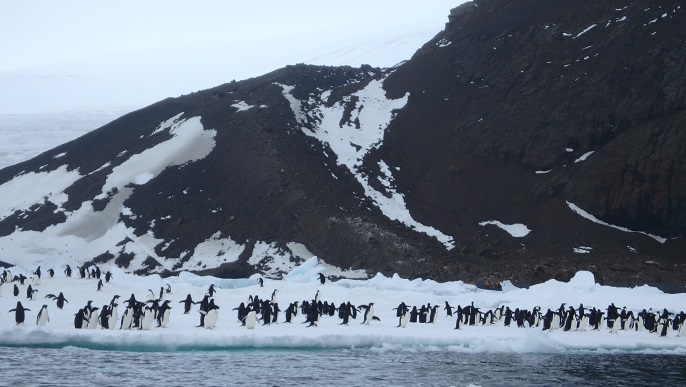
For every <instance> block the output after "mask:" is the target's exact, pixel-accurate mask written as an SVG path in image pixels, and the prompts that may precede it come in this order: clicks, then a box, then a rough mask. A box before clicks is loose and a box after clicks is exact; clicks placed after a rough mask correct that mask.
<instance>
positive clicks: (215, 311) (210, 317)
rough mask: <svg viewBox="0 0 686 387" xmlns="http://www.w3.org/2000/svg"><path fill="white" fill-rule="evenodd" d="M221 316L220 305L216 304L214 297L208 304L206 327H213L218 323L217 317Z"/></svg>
mask: <svg viewBox="0 0 686 387" xmlns="http://www.w3.org/2000/svg"><path fill="white" fill-rule="evenodd" d="M218 317H219V307H218V306H217V305H215V304H214V299H211V300H210V303H209V304H208V305H207V312H206V313H205V323H204V325H203V326H204V328H205V329H212V328H214V327H215V326H216V325H217V318H218Z"/></svg>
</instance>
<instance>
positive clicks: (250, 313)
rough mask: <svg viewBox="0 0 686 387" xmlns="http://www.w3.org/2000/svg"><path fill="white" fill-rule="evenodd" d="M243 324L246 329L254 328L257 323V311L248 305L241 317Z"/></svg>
mask: <svg viewBox="0 0 686 387" xmlns="http://www.w3.org/2000/svg"><path fill="white" fill-rule="evenodd" d="M243 325H245V327H246V328H248V329H255V325H257V313H256V312H255V311H254V310H252V308H251V307H250V305H248V307H247V310H246V314H245V317H244V318H243Z"/></svg>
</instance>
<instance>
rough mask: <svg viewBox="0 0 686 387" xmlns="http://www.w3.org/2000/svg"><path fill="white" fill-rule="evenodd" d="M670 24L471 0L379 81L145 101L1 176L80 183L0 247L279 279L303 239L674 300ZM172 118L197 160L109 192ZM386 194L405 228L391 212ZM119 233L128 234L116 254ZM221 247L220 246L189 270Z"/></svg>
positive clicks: (679, 244) (343, 79)
mask: <svg viewBox="0 0 686 387" xmlns="http://www.w3.org/2000/svg"><path fill="white" fill-rule="evenodd" d="M684 8H685V5H684V1H661V2H648V1H646V2H637V1H628V0H626V1H604V2H594V1H544V0H526V1H499V0H489V1H486V0H481V1H475V2H473V3H472V2H470V3H466V4H464V5H462V6H460V7H457V8H456V9H453V10H452V11H450V15H449V21H448V23H447V24H446V28H445V30H444V31H443V32H441V33H439V34H438V35H437V36H436V37H435V38H434V39H433V40H431V41H430V42H428V43H426V44H425V45H424V46H423V47H421V48H420V49H419V50H418V51H417V52H416V54H415V55H414V56H413V57H412V58H411V59H410V60H409V61H407V62H405V63H403V64H401V65H399V66H397V67H396V68H393V69H376V68H371V67H369V66H363V67H362V68H350V67H317V66H306V65H294V66H289V67H286V68H283V69H280V70H277V71H274V72H272V73H270V74H266V75H264V76H262V77H258V78H254V79H249V80H245V81H241V82H231V83H227V84H224V85H221V86H218V87H216V88H213V89H210V90H204V91H200V92H196V93H193V94H190V95H186V96H182V97H179V98H170V99H166V100H163V101H160V102H158V103H156V104H154V105H151V106H149V107H147V108H145V109H141V110H139V111H135V112H132V113H130V114H128V115H126V116H124V117H122V118H120V119H118V120H116V121H113V122H112V123H110V124H108V125H105V126H103V127H101V128H99V129H97V130H94V131H93V132H91V133H89V134H87V135H85V136H83V137H81V138H79V139H77V140H75V141H72V142H70V143H67V144H64V145H61V146H58V147H57V148H55V149H53V150H51V151H49V152H46V153H44V154H42V155H40V156H38V157H36V158H35V159H32V160H29V161H27V162H24V163H21V164H18V165H15V166H12V167H10V168H6V169H4V170H1V171H0V182H1V183H3V184H7V185H9V184H12V182H13V179H17V177H21V176H27V175H29V174H32V173H33V174H36V176H38V175H39V173H42V174H48V173H49V172H50V171H53V172H54V171H64V170H66V171H71V172H73V173H76V172H78V174H79V176H77V177H75V178H74V181H73V182H71V183H70V184H68V186H67V187H66V188H64V190H63V192H64V193H65V194H66V199H65V200H61V201H60V200H57V199H55V197H56V196H57V195H54V194H48V193H46V194H45V195H43V196H41V197H42V199H41V200H38V201H37V202H35V203H34V204H32V205H31V206H26V207H25V208H16V210H15V211H13V212H12V213H10V214H9V215H7V216H4V217H3V216H2V214H0V237H4V238H3V241H7V240H8V238H11V239H13V240H18V239H19V234H18V233H21V232H28V231H31V230H32V231H38V232H41V235H43V236H44V237H45V238H63V237H64V236H65V235H70V236H77V237H79V238H81V239H83V240H86V241H87V243H86V245H85V246H86V247H84V248H82V249H80V250H78V251H79V252H80V254H81V255H79V256H75V257H74V256H72V257H71V259H74V260H76V261H77V262H78V263H90V262H93V263H106V262H110V263H116V264H118V265H120V266H123V267H126V268H128V269H129V270H132V271H136V272H141V273H144V272H159V273H162V274H165V275H166V274H173V273H175V272H177V271H180V270H191V271H196V272H200V273H209V274H214V275H218V276H223V277H241V276H248V275H250V274H252V273H255V272H263V273H267V274H268V275H278V273H279V272H280V271H279V268H278V267H276V266H278V265H277V262H279V261H284V262H291V263H297V262H298V261H301V260H302V259H304V258H305V257H303V256H302V254H299V253H298V252H297V251H296V250H297V248H296V247H294V246H295V245H294V244H297V245H298V246H304V247H306V249H307V250H308V251H309V252H310V253H312V254H314V255H316V256H318V257H319V258H320V259H322V260H324V261H326V262H327V263H329V264H331V265H335V266H338V267H340V268H343V269H348V268H350V269H365V270H367V272H368V273H374V272H382V273H385V274H393V273H399V274H400V275H401V276H404V277H411V278H414V277H424V278H433V279H436V280H448V279H451V280H452V279H462V280H465V281H479V280H485V279H488V280H490V279H497V280H505V279H510V280H513V281H514V282H517V283H521V284H528V283H535V282H540V281H543V280H546V279H549V278H558V279H562V280H564V279H566V278H568V277H569V276H571V275H572V274H573V273H574V272H576V271H577V270H590V271H592V272H594V273H595V274H596V278H597V280H598V281H602V282H604V283H607V284H619V285H630V284H642V283H669V284H682V283H684V282H686V261H685V260H684V258H686V256H685V254H686V242H685V241H684V239H683V236H684V232H685V231H686V155H685V152H686V151H685V150H684V149H686V147H685V145H686V127H685V126H686V113H685V110H684V107H685V104H686V100H685V92H686V84H685V83H686V77H685V76H684V74H686V72H685V70H686V68H685V65H686V63H685V61H686V29H684V25H686V17H685V16H684ZM229 76H230V75H229ZM377 85H383V89H380V88H379V87H377ZM375 90H382V94H384V93H385V97H384V96H383V95H382V94H381V95H380V96H379V94H378V92H376V93H377V94H375ZM243 106H245V108H244V107H243ZM384 114H386V115H388V117H390V118H389V120H388V122H390V123H389V124H387V125H386V121H384V120H383V118H378V117H381V116H383V117H385V116H384ZM172 117H177V118H176V121H174V122H175V123H177V124H179V125H181V123H182V122H184V120H188V121H186V122H191V120H192V119H193V117H200V121H201V123H202V127H203V128H204V130H205V134H206V135H211V136H213V140H214V143H213V147H212V149H211V151H209V152H208V153H207V154H206V155H203V156H202V157H195V158H194V157H192V156H189V157H188V158H186V159H184V160H185V161H183V162H179V163H176V162H173V163H169V164H168V165H167V166H166V167H165V168H163V169H161V170H160V171H159V172H158V173H151V174H150V176H149V178H147V179H142V178H140V174H139V176H138V177H137V178H136V179H133V180H130V181H127V180H121V179H120V180H121V181H119V182H116V181H115V180H116V179H114V178H113V176H119V174H120V173H121V170H123V169H131V165H133V164H136V165H138V167H140V164H141V163H142V164H145V163H150V164H151V165H152V164H153V161H150V160H149V159H148V158H145V156H146V155H150V154H151V153H150V151H151V150H153V149H157V150H159V149H166V148H160V147H163V146H167V145H165V144H170V143H171V140H172V139H174V137H175V136H177V135H178V133H176V132H175V131H174V126H173V125H171V123H170V124H169V125H167V126H165V125H162V124H161V123H164V122H165V121H167V120H170V119H171V118H172ZM332 122H333V124H332ZM338 130H341V132H340V133H341V134H340V135H339V132H338ZM377 132H378V133H381V137H380V138H374V137H373V136H371V135H370V133H371V134H374V133H377ZM350 133H352V135H351V134H350ZM345 136H349V137H345ZM370 136H371V137H372V138H371V139H369V138H368V137H370ZM189 141H191V140H189ZM192 141H200V140H192ZM196 148H200V146H198V147H194V146H190V145H189V146H187V147H186V148H183V149H184V151H183V152H190V153H192V152H194V151H197V149H196ZM146 152H147V153H146ZM156 152H157V153H155V155H156V156H157V157H159V154H160V151H156ZM183 152H181V151H174V150H171V151H169V152H168V153H167V154H166V155H167V156H168V157H169V158H170V159H175V158H176V157H181V156H185V155H180V154H178V153H183ZM350 154H354V155H357V156H359V157H360V159H356V158H355V157H357V156H355V157H351V158H348V156H349V155H350ZM137 155H140V157H139V159H140V160H139V159H137V158H136V156H137ZM175 160H176V159H175ZM345 160H348V161H345ZM386 166H387V167H388V168H386ZM118 167H121V168H119V169H118ZM41 176H42V175H41ZM113 181H115V182H113ZM1 187H2V186H0V188H1ZM35 189H36V190H40V189H42V188H41V184H40V183H38V184H36V185H35ZM401 195H402V198H403V199H404V206H406V210H407V211H408V212H407V214H405V215H403V214H402V213H401V215H399V216H396V217H394V215H389V214H393V213H395V212H393V211H390V210H389V209H388V208H389V207H388V206H389V205H391V204H389V203H398V202H399V199H398V198H400V197H401ZM401 201H402V199H401ZM384 203H386V204H384ZM401 207H402V206H401ZM573 208H580V209H582V210H583V211H586V212H587V213H588V214H590V216H593V217H595V218H596V220H595V221H592V220H589V219H587V217H583V216H581V215H579V214H578V213H577V212H575V211H573ZM83 212H88V214H89V215H88V216H91V217H92V218H93V219H98V220H97V221H96V222H95V223H97V226H96V225H94V224H92V223H91V224H89V223H87V222H86V221H84V220H83V219H87V217H85V216H81V217H77V216H76V215H75V214H81V213H83ZM401 212H402V211H401ZM112 213H113V214H114V217H112V216H113V215H112ZM410 215H411V218H412V220H411V221H408V220H407V218H408V217H409V216H410ZM110 218H111V219H112V222H111V224H110V223H107V222H106V221H105V219H110ZM485 221H499V222H502V223H503V224H510V225H511V224H523V225H526V227H527V228H528V229H529V230H530V232H529V233H528V234H527V235H525V236H523V237H513V236H512V235H510V234H509V233H508V232H506V231H505V230H503V229H501V228H499V227H497V226H496V225H493V224H483V223H482V224H480V222H485ZM77 222H80V223H77ZM601 222H604V223H605V224H600V223H601ZM56 225H61V226H60V227H62V228H60V229H59V232H55V231H53V230H54V229H55V227H56ZM115 225H119V226H117V227H120V228H121V230H126V231H125V232H121V233H119V234H116V235H117V237H116V238H115V239H112V238H113V237H112V235H113V234H114V233H113V232H112V231H111V230H112V229H114V228H116V227H115ZM424 227H428V229H429V231H426V230H427V229H426V228H424ZM99 228H102V230H99ZM619 228H623V230H620V229H619ZM432 230H435V231H432ZM658 237H661V238H665V239H666V240H658V239H660V238H658ZM446 238H448V239H450V240H446ZM70 240H71V239H70ZM104 240H112V242H111V243H109V244H108V243H106V242H104ZM217 240H220V241H224V243H228V244H229V245H231V243H235V246H234V247H222V248H220V249H215V250H212V251H214V253H212V254H210V255H208V256H206V257H205V259H202V258H199V256H201V255H202V252H203V251H205V250H203V249H201V246H206V244H203V243H205V242H206V241H217ZM226 241H231V243H229V242H226ZM3 243H7V242H3ZM217 243H219V242H217ZM231 254H234V255H235V257H233V258H231V259H228V258H227V257H229V256H230V255H231ZM222 257H224V259H223V258H222ZM20 259H21V258H13V257H4V258H0V260H2V261H7V262H9V263H18V262H20ZM675 286H680V285H675Z"/></svg>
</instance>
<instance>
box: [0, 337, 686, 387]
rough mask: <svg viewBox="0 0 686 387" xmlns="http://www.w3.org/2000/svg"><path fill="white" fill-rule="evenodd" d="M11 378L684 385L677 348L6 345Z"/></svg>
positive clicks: (16, 381)
mask: <svg viewBox="0 0 686 387" xmlns="http://www.w3.org/2000/svg"><path fill="white" fill-rule="evenodd" d="M0 375H1V379H0V380H2V382H1V384H2V385H7V386H33V385H42V386H231V385H247V386H302V385H314V386H374V385H389V386H410V385H412V386H472V385H473V386H553V385H557V386H559V385H568V386H585V385H597V386H634V385H646V386H658V385H659V386H679V385H682V386H683V385H686V357H685V356H683V355H673V354H635V353H612V354H609V353H606V354H599V353H563V354H504V353H468V354H466V353H459V352H452V351H448V350H441V349H438V350H411V349H410V350H408V349H403V350H379V349H374V348H372V349H369V348H364V349H312V350H308V349H297V350H294V349H232V350H221V351H205V350H198V351H183V352H122V351H107V350H91V349H83V348H77V347H65V348H26V347H0Z"/></svg>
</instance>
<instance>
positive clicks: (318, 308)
mask: <svg viewBox="0 0 686 387" xmlns="http://www.w3.org/2000/svg"><path fill="white" fill-rule="evenodd" d="M47 273H48V278H52V277H54V274H55V272H54V270H53V269H49V270H48V271H47ZM73 273H76V274H77V276H78V278H82V279H95V280H97V289H95V290H94V291H102V290H103V288H104V287H105V284H104V283H103V281H102V280H103V279H104V280H105V283H109V281H110V280H111V279H112V278H113V276H112V273H110V272H109V271H108V272H106V273H101V271H100V269H99V268H98V267H97V266H95V265H94V266H92V267H77V268H76V271H75V272H74V271H72V269H71V268H70V267H69V265H67V266H66V269H65V270H64V274H65V276H66V277H71V276H72V274H73ZM27 279H29V278H28V277H26V276H25V275H23V274H18V275H14V276H13V275H12V273H11V271H9V270H4V271H3V272H2V274H0V296H2V293H1V291H2V287H3V286H2V285H3V284H6V283H7V284H13V292H12V294H13V296H14V297H20V293H21V292H20V288H19V286H26V300H28V301H35V300H37V299H38V295H37V293H38V292H39V289H38V287H39V286H40V284H41V281H42V280H41V268H40V266H39V267H38V268H37V269H36V270H35V271H34V272H33V277H32V278H31V283H30V284H27V283H26V280H27ZM317 281H318V282H319V283H320V284H321V285H323V284H325V282H326V278H325V277H324V276H323V275H322V274H320V275H319V278H318V279H317ZM257 283H258V284H259V286H260V287H263V286H264V281H263V280H262V278H259V279H258V280H257ZM216 292H217V289H216V288H215V286H214V285H210V286H209V288H208V289H207V291H206V292H205V294H204V295H203V296H202V297H197V300H198V301H194V300H193V296H192V295H191V294H188V295H187V296H186V297H185V298H184V299H181V300H178V301H177V300H171V299H170V297H171V295H172V289H171V286H170V285H168V284H167V285H166V286H163V287H160V289H159V290H158V291H153V290H152V289H148V292H147V295H146V299H145V300H139V299H136V297H135V295H134V294H131V295H130V296H129V297H128V298H127V299H126V300H123V301H120V299H121V296H120V295H114V296H113V297H112V299H111V301H110V302H109V303H108V304H105V305H102V306H101V307H98V306H94V305H92V301H90V300H89V301H88V302H87V303H86V304H85V305H84V306H83V307H81V308H79V309H78V311H77V312H76V313H75V314H74V319H73V321H74V328H76V329H96V328H98V327H99V328H101V329H119V330H130V329H138V330H149V329H151V328H152V327H153V324H154V326H155V327H156V328H165V327H166V326H167V324H168V322H169V318H170V315H171V309H172V308H173V305H175V304H183V314H190V313H191V312H192V309H193V306H194V305H198V309H197V312H198V318H199V323H198V325H197V326H196V327H199V328H204V329H213V328H214V327H215V326H216V325H217V322H218V316H219V313H218V311H219V309H220V306H219V305H216V304H215V299H214V295H215V294H216ZM278 297H279V293H278V291H277V290H274V291H273V292H272V293H271V296H270V297H268V298H266V299H261V298H260V297H259V296H258V295H254V296H253V295H251V296H249V297H248V299H247V300H245V301H244V302H241V303H240V305H238V306H236V307H234V308H233V309H232V310H233V311H235V316H236V320H235V322H236V323H237V324H238V325H240V326H242V327H245V328H247V329H255V327H256V326H257V325H263V326H265V325H271V324H275V323H279V322H283V323H302V324H306V326H307V327H317V325H318V323H319V322H320V320H321V319H324V318H327V319H335V318H337V319H338V320H339V321H340V322H339V324H340V325H349V324H350V323H352V322H353V320H356V321H357V323H359V324H364V325H369V324H370V323H373V322H374V321H379V322H380V321H381V320H380V318H379V317H377V316H375V314H374V303H373V302H368V303H365V304H353V303H352V302H351V301H343V302H338V303H337V302H333V301H327V300H325V301H322V299H321V293H320V291H319V290H317V291H316V292H315V293H314V295H313V297H312V299H311V300H302V301H292V302H288V306H287V307H286V309H285V310H284V311H282V309H281V307H280V305H279V303H278V302H277V298H278ZM43 298H44V299H47V300H49V301H51V302H54V303H55V307H56V308H57V310H55V311H53V313H60V312H61V311H62V309H63V308H64V306H65V303H69V300H68V299H67V298H66V296H65V295H64V294H63V293H62V292H60V293H59V294H58V295H55V294H47V295H45V296H44V297H43ZM25 302H27V301H25ZM49 305H50V304H49V303H46V304H43V305H42V306H41V307H40V309H39V310H37V311H36V316H35V319H36V320H35V321H36V325H37V326H41V327H42V326H46V325H47V324H48V323H49V322H50V317H49V313H50V312H49V311H48V309H49ZM283 305H285V303H284V304H283ZM229 307H230V306H229ZM393 310H395V316H396V317H397V318H398V323H397V325H395V324H394V325H395V326H396V327H398V328H405V327H406V326H407V325H408V324H415V323H416V324H432V323H434V322H435V321H436V319H437V318H438V315H439V314H443V313H444V314H445V315H446V316H447V317H451V318H453V319H454V321H455V328H454V329H457V330H459V329H463V328H464V327H467V326H477V325H478V326H492V325H500V326H505V327H516V328H532V329H541V330H544V331H545V330H551V331H552V330H562V331H589V330H596V331H600V330H607V331H609V332H610V333H617V332H618V331H620V330H621V331H642V330H645V331H648V332H651V333H654V334H656V335H659V336H661V337H666V336H672V335H675V336H686V328H684V326H685V325H686V324H684V322H686V313H685V312H684V311H681V312H678V313H674V312H670V311H668V310H667V309H662V310H659V309H655V310H653V309H652V308H648V309H643V310H641V311H633V310H627V308H626V307H622V308H620V307H617V306H615V305H614V303H613V304H610V305H609V306H607V307H606V308H596V307H591V308H588V307H584V305H583V304H581V305H579V306H578V307H576V308H575V307H574V306H567V305H566V304H564V303H563V304H561V305H560V307H559V308H557V309H555V310H551V309H548V310H547V311H546V312H545V313H544V312H542V310H541V308H540V307H538V306H536V307H533V308H532V309H530V310H528V309H519V308H517V309H515V310H512V309H511V308H510V307H509V306H505V305H502V306H500V307H498V308H496V309H481V308H479V307H477V306H475V305H474V303H473V302H472V303H471V304H469V305H466V306H464V307H463V306H461V305H457V306H456V307H453V306H451V305H450V303H449V302H448V301H445V305H444V306H443V307H442V308H441V307H440V306H439V305H431V304H430V303H428V304H425V305H419V306H416V305H415V306H412V307H409V306H408V305H406V304H405V303H404V302H402V303H401V304H400V305H398V306H397V307H396V308H393ZM0 312H1V311H0ZM7 312H8V313H9V314H11V315H12V316H13V318H14V323H15V324H16V325H20V324H25V323H26V317H27V314H26V312H32V310H31V309H30V308H27V307H25V306H24V305H22V302H21V301H17V304H16V307H14V308H12V309H10V310H9V311H7ZM282 312H283V313H282ZM120 313H121V315H120ZM298 315H300V316H301V317H298ZM358 317H360V318H359V319H358Z"/></svg>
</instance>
